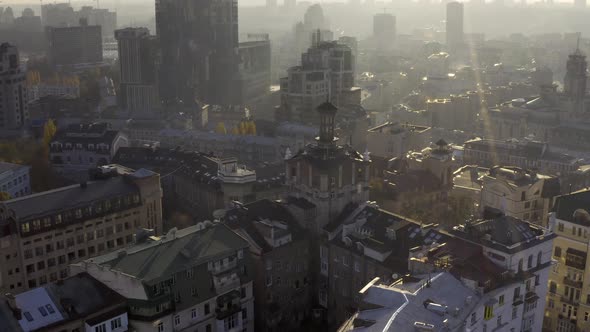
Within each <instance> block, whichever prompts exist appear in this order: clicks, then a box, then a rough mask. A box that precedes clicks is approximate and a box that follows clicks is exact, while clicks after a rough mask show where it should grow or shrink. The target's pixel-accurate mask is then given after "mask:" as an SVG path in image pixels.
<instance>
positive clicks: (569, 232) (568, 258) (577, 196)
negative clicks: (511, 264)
mask: <svg viewBox="0 0 590 332" xmlns="http://www.w3.org/2000/svg"><path fill="white" fill-rule="evenodd" d="M589 206H590V191H589V190H587V189H586V190H582V191H578V192H574V193H571V194H568V195H563V196H559V197H557V198H556V199H555V205H554V207H553V210H552V212H551V214H550V217H549V227H550V228H551V230H552V231H553V232H555V234H557V237H556V238H555V240H554V242H553V259H554V260H555V261H556V263H555V265H554V266H553V269H552V270H551V274H550V275H549V292H548V293H547V298H546V307H545V319H544V321H543V329H544V330H546V331H559V332H564V331H584V330H585V329H588V328H590V322H589V321H588V319H586V317H590V309H589V308H588V305H590V295H589V294H588V292H587V287H588V280H590V279H589V277H588V269H587V266H588V238H589V237H590V214H588V210H589Z"/></svg>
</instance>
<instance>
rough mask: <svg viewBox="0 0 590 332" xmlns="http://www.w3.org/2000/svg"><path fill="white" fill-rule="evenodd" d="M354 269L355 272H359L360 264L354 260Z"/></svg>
mask: <svg viewBox="0 0 590 332" xmlns="http://www.w3.org/2000/svg"><path fill="white" fill-rule="evenodd" d="M354 270H355V271H356V272H360V271H361V264H359V262H354Z"/></svg>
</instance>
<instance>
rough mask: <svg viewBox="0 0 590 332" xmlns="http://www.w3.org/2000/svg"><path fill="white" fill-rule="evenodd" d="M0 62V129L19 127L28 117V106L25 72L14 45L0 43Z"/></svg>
mask: <svg viewBox="0 0 590 332" xmlns="http://www.w3.org/2000/svg"><path fill="white" fill-rule="evenodd" d="M0 63H1V65H0V92H1V93H2V97H3V98H1V99H0V106H1V108H0V129H4V130H13V129H21V128H22V127H23V126H24V125H25V123H26V122H27V120H28V119H29V108H28V105H27V100H28V92H27V82H26V72H25V71H24V70H23V68H21V66H20V60H19V57H18V49H17V48H16V46H14V45H10V44H8V43H3V44H2V45H0Z"/></svg>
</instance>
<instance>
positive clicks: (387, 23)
mask: <svg viewBox="0 0 590 332" xmlns="http://www.w3.org/2000/svg"><path fill="white" fill-rule="evenodd" d="M395 34H396V30H395V16H393V15H391V14H388V13H380V14H377V15H375V16H374V17H373V37H374V38H375V43H376V45H377V48H378V49H390V48H391V47H392V46H393V43H394V41H395Z"/></svg>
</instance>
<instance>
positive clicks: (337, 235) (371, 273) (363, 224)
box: [317, 203, 442, 326]
mask: <svg viewBox="0 0 590 332" xmlns="http://www.w3.org/2000/svg"><path fill="white" fill-rule="evenodd" d="M429 228H430V229H429ZM431 228H432V227H423V228H421V226H420V224H418V223H416V222H413V221H411V220H408V219H406V218H404V217H401V216H399V215H396V214H393V213H391V212H388V211H385V210H382V209H380V208H379V206H377V205H376V204H374V203H360V204H354V203H351V204H349V205H348V206H347V207H346V208H345V209H344V210H343V211H342V213H341V214H340V215H339V216H338V217H337V218H335V219H333V220H332V221H331V222H330V223H329V224H327V225H326V226H325V227H324V229H323V234H322V237H321V242H320V249H319V258H320V262H319V263H320V271H319V279H318V285H317V291H318V299H319V304H320V306H322V307H324V308H326V309H327V311H328V319H327V320H328V324H329V325H330V326H338V325H340V324H341V323H342V322H343V321H345V320H346V319H347V318H348V317H349V316H350V315H351V314H352V313H353V312H354V308H355V299H356V297H357V296H356V292H358V290H360V289H361V288H363V286H364V285H365V284H366V283H367V282H369V281H371V280H372V279H373V278H375V277H380V278H382V280H383V281H384V282H393V281H395V280H396V279H397V277H396V275H404V274H406V273H407V272H408V255H409V251H410V248H413V247H415V246H416V245H419V244H422V243H423V241H424V240H425V239H430V240H429V241H437V242H439V241H440V240H441V238H442V235H439V234H438V233H436V234H434V233H432V232H433V230H432V229H431ZM431 234H432V236H431Z"/></svg>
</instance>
